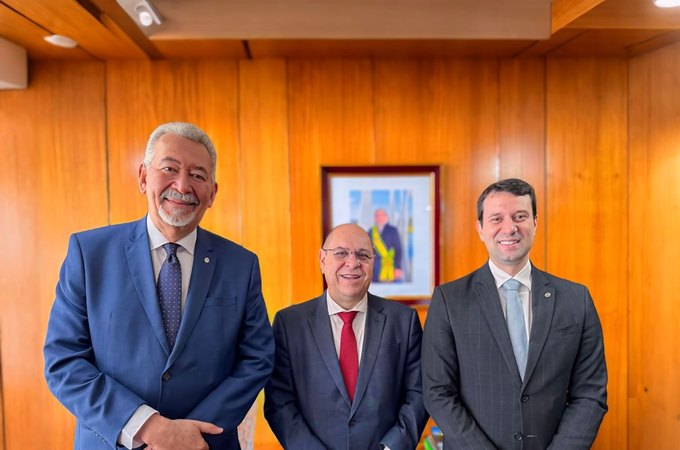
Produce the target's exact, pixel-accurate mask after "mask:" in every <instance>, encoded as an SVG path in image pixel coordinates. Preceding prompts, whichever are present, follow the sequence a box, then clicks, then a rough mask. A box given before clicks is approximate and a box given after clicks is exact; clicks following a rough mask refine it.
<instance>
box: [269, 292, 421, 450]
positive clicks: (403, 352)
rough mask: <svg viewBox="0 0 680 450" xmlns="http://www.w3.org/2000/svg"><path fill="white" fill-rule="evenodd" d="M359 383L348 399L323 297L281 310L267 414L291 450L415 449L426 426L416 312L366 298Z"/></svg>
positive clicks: (275, 321) (397, 305)
mask: <svg viewBox="0 0 680 450" xmlns="http://www.w3.org/2000/svg"><path fill="white" fill-rule="evenodd" d="M364 333H365V334H364V346H363V351H362V355H361V363H360V364H359V378H358V380H357V387H356V392H355V396H354V402H351V401H350V399H349V397H348V395H347V390H346V389H345V383H344V381H343V378H342V373H341V372H340V364H339V363H338V356H337V353H336V350H335V344H334V343H333V332H332V330H331V324H330V318H329V316H328V309H327V306H326V295H325V294H324V295H321V296H320V297H317V298H315V299H313V300H309V301H307V302H305V303H301V304H298V305H293V306H290V307H288V308H286V309H284V310H281V311H279V312H278V313H277V314H276V317H275V318H274V337H275V341H276V362H275V365H274V373H273V374H272V377H271V379H270V381H269V383H268V385H267V386H266V388H265V404H264V414H265V417H266V418H267V421H268V422H269V425H270V426H271V428H272V430H273V431H274V433H275V434H276V437H277V438H278V439H279V441H280V442H281V444H282V445H283V446H284V448H286V449H293V450H301V449H304V450H326V449H329V450H330V449H334V450H341V449H342V450H369V449H370V450H373V449H376V450H377V449H378V444H379V443H382V444H384V445H387V446H388V447H390V449H391V450H407V449H409V450H412V449H414V448H415V447H416V445H417V444H418V441H419V439H420V434H421V433H422V431H423V427H424V426H425V422H426V421H427V412H426V411H425V406H424V405H423V395H422V380H421V374H420V344H421V336H422V330H421V326H420V322H419V320H418V315H417V314H416V312H415V311H414V310H413V309H411V308H409V307H407V306H404V305H401V304H398V303H397V302H394V301H390V300H385V299H382V298H380V297H376V296H374V295H371V294H368V310H367V312H366V328H365V332H364Z"/></svg>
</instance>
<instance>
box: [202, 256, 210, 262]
mask: <svg viewBox="0 0 680 450" xmlns="http://www.w3.org/2000/svg"><path fill="white" fill-rule="evenodd" d="M203 262H204V263H206V264H208V263H209V262H210V258H208V257H207V256H206V257H205V258H203Z"/></svg>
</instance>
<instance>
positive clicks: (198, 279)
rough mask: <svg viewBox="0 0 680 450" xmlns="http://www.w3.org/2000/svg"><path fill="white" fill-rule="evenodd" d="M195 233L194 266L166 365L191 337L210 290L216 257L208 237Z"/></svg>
mask: <svg viewBox="0 0 680 450" xmlns="http://www.w3.org/2000/svg"><path fill="white" fill-rule="evenodd" d="M197 232H198V235H197V236H196V247H195V248H194V264H193V267H192V269H191V280H190V281H189V289H188V292H187V299H186V302H185V304H184V312H183V313H182V320H181V321H180V324H179V331H178V333H177V341H176V342H175V347H174V348H173V351H172V354H171V355H170V359H169V360H168V365H171V364H172V363H173V362H174V361H175V360H176V359H177V355H179V354H180V353H182V349H183V348H184V346H185V345H186V342H187V340H188V339H189V336H191V332H192V331H193V329H194V326H195V325H196V322H197V321H198V317H199V316H200V315H201V310H202V309H203V304H204V303H205V299H206V297H207V296H208V290H209V289H210V284H211V282H212V278H213V274H214V273H215V266H216V265H217V255H214V254H213V245H212V242H210V235H208V234H207V233H206V232H205V231H204V230H202V229H201V228H198V230H197Z"/></svg>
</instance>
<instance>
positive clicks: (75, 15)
mask: <svg viewBox="0 0 680 450" xmlns="http://www.w3.org/2000/svg"><path fill="white" fill-rule="evenodd" d="M3 3H5V4H7V5H8V6H10V7H11V8H13V9H14V10H16V11H18V12H19V13H20V14H21V15H22V16H24V17H30V18H31V21H32V22H33V23H35V24H37V25H38V26H39V27H40V28H42V29H41V30H40V35H39V36H37V37H38V38H42V37H43V36H45V35H49V34H51V33H54V34H62V35H65V36H68V37H70V38H73V39H75V40H76V42H78V43H79V46H80V47H81V48H82V49H83V50H85V51H86V52H87V53H89V54H91V55H92V56H95V57H98V58H101V59H119V58H145V57H146V54H145V53H144V51H142V49H141V48H139V47H138V46H137V45H136V44H135V43H134V42H133V41H132V40H131V39H129V38H127V37H126V38H123V39H122V38H120V37H119V36H118V35H116V34H115V33H112V32H111V31H110V30H108V29H107V28H106V27H105V26H104V25H103V24H102V23H101V22H100V21H99V20H98V19H97V18H95V17H94V16H92V15H91V14H90V13H89V12H88V11H87V10H86V9H85V8H83V7H82V6H81V5H80V4H79V3H78V2H76V1H73V0H36V1H29V2H27V1H23V0H4V1H3ZM66 12H68V13H66ZM65 13H66V14H65Z"/></svg>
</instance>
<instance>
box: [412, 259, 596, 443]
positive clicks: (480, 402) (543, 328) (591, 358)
mask: <svg viewBox="0 0 680 450" xmlns="http://www.w3.org/2000/svg"><path fill="white" fill-rule="evenodd" d="M531 276H532V311H533V323H532V328H531V337H530V340H529V355H528V362H527V368H526V374H525V378H524V382H522V379H521V378H520V375H519V372H518V370H517V365H516V364H515V357H514V353H513V351H512V344H511V343H510V336H509V334H508V329H507V325H506V322H505V317H504V315H503V311H502V309H501V303H500V299H499V296H498V291H497V289H496V285H495V283H494V279H493V275H492V274H491V270H490V269H489V266H488V264H485V265H484V266H483V267H481V268H480V269H478V270H476V271H475V272H472V273H471V274H469V275H467V276H465V277H463V278H461V279H458V280H456V281H453V282H451V283H447V284H443V285H441V286H439V287H438V288H436V289H435V291H434V294H433V297H432V303H431V305H430V309H429V312H428V315H427V321H426V323H425V331H424V335H423V353H422V355H423V356H422V357H423V388H424V391H425V392H424V396H425V406H426V407H427V410H428V411H429V412H430V414H431V415H432V417H433V419H434V420H435V422H436V423H437V425H438V426H439V427H440V428H441V429H442V432H443V433H444V448H445V449H453V448H456V449H513V450H520V449H522V450H534V449H536V450H539V449H540V450H543V449H546V448H549V449H569V450H573V449H588V448H590V446H591V445H592V443H593V440H594V439H595V436H596V434H597V430H598V428H599V426H600V422H601V421H602V417H603V416H604V414H605V412H606V411H607V390H606V385H607V368H606V366H605V359H604V347H603V343H602V329H601V327H600V321H599V318H598V316H597V312H596V311H595V306H594V305H593V301H592V299H591V297H590V294H589V292H588V290H587V289H586V287H585V286H582V285H579V284H576V283H573V282H570V281H567V280H563V279H560V278H557V277H554V276H552V275H550V274H548V273H546V272H542V271H540V270H538V269H536V268H532V272H531Z"/></svg>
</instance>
